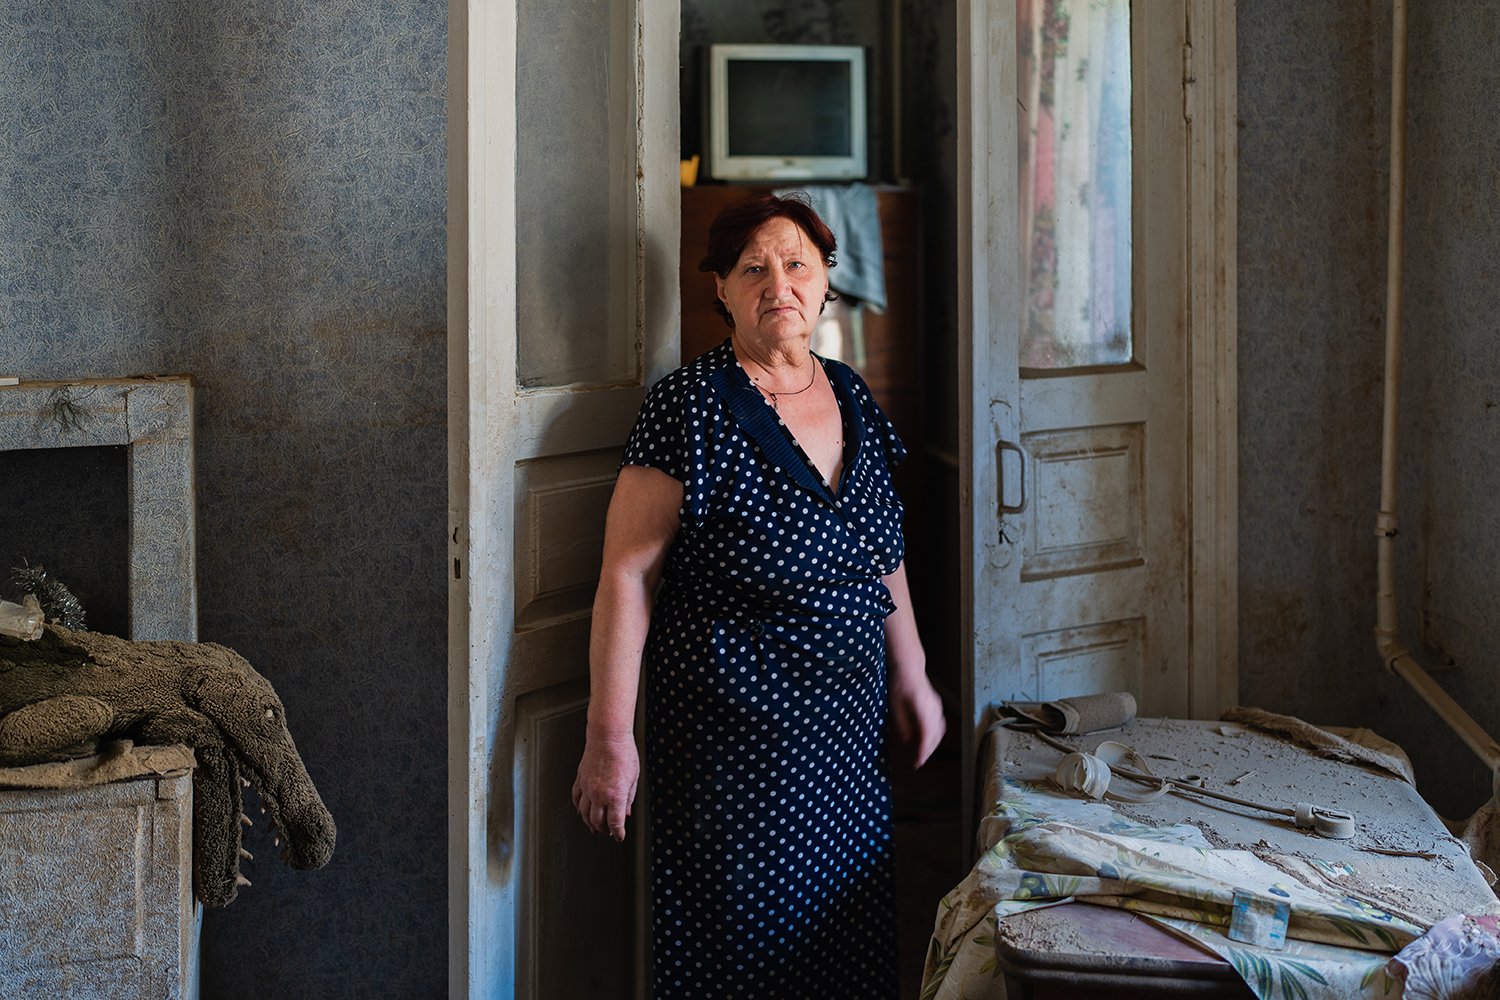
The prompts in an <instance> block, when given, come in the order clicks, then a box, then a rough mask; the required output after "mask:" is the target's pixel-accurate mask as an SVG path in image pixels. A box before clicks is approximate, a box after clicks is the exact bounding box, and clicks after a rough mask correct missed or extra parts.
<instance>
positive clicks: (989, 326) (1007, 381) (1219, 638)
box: [955, 0, 1239, 843]
mask: <svg viewBox="0 0 1500 1000" xmlns="http://www.w3.org/2000/svg"><path fill="white" fill-rule="evenodd" d="M1235 7H1236V2H1235V0H1187V2H1186V3H1185V4H1184V8H1185V10H1184V14H1185V17H1186V18H1187V23H1186V25H1185V29H1186V34H1185V37H1186V38H1187V44H1186V45H1185V46H1184V50H1183V53H1182V60H1183V62H1182V66H1183V77H1182V78H1183V92H1182V94H1183V96H1182V114H1183V116H1184V118H1185V120H1186V122H1187V149H1186V151H1185V155H1186V156H1187V160H1188V162H1187V177H1188V190H1187V192H1186V197H1187V206H1186V208H1187V213H1186V216H1187V234H1186V239H1187V241H1188V246H1187V248H1186V250H1187V252H1186V259H1187V262H1188V265H1187V266H1188V268H1189V274H1188V276H1187V281H1186V283H1185V284H1186V288H1187V293H1186V294H1187V301H1185V302H1184V303H1183V304H1182V308H1183V312H1184V316H1185V322H1186V325H1187V344H1188V352H1189V355H1190V356H1189V358H1187V359H1186V364H1185V365H1184V368H1185V370H1186V372H1187V379H1188V385H1187V386H1186V387H1185V389H1186V406H1187V407H1188V412H1187V414H1186V417H1187V420H1186V426H1187V428H1188V429H1189V430H1188V433H1189V436H1190V439H1191V440H1190V441H1189V442H1188V461H1189V470H1188V483H1189V487H1188V488H1189V491H1190V495H1189V498H1188V500H1189V510H1190V512H1191V518H1190V526H1189V529H1188V530H1189V531H1190V533H1191V534H1190V538H1189V542H1188V544H1189V557H1188V566H1189V567H1190V570H1189V572H1190V579H1189V580H1188V585H1187V593H1188V612H1189V624H1188V628H1189V642H1188V648H1189V656H1190V658H1191V662H1190V664H1189V679H1188V704H1189V706H1190V710H1191V712H1192V714H1193V715H1194V716H1195V717H1200V718H1204V717H1215V716H1217V715H1218V714H1219V713H1220V712H1222V711H1223V709H1224V708H1226V707H1228V706H1229V705H1232V704H1234V703H1235V702H1236V701H1237V700H1238V685H1239V673H1238V669H1239V668H1238V621H1239V609H1238V599H1239V598H1238V544H1239V534H1238V533H1239V529H1238V499H1239V477H1238V456H1237V437H1236V435H1237V420H1238V407H1237V399H1236V392H1237V380H1236V311H1235V310H1236V300H1235V288H1236V242H1235V241H1236V218H1235V213H1236V209H1237V205H1236V193H1235V192H1236V162H1237V155H1238V146H1237V125H1236V114H1237V107H1236V95H1237V87H1236V77H1235V74H1236V69H1237V63H1236V56H1235ZM957 15H958V24H957V38H958V51H957V53H956V75H957V87H956V93H957V116H956V117H957V124H958V156H957V175H958V176H957V179H956V180H957V183H956V185H955V189H956V192H957V201H958V207H957V225H956V232H957V239H958V254H957V260H958V267H957V277H958V394H959V455H960V460H959V524H960V525H961V530H962V531H963V532H964V536H965V540H966V541H969V542H972V544H961V545H960V553H959V564H960V573H961V611H960V620H961V627H962V630H963V635H964V636H965V638H966V641H965V642H963V644H962V645H963V656H964V662H963V668H962V671H961V674H962V680H963V691H962V701H963V704H962V707H961V717H962V718H963V719H964V720H965V724H964V730H963V733H962V737H963V739H962V756H963V762H964V767H965V771H964V779H963V789H964V807H963V819H962V828H963V829H964V830H965V831H970V830H973V829H974V824H975V822H976V821H977V814H976V809H977V804H976V802H975V796H976V793H977V789H976V784H975V779H976V775H975V768H976V766H977V761H976V754H977V752H978V745H979V740H980V737H981V736H982V726H983V723H984V714H985V711H986V709H987V707H988V706H989V705H990V704H991V703H993V702H995V701H996V700H998V699H999V698H1000V697H1001V675H1002V673H1003V672H1002V671H997V670H986V669H984V668H983V667H984V664H987V663H1017V662H1019V660H1020V653H1021V651H1020V649H1019V648H1016V646H1017V643H1016V641H1015V639H1014V636H1013V635H1011V634H1009V633H1008V631H1007V630H1003V629H995V628H990V627H988V626H987V625H986V623H987V622H989V621H997V620H1006V616H1009V617H1010V620H1013V619H1014V616H1015V615H1016V614H1017V613H1018V608H1017V599H1018V595H1017V594H1016V593H1015V592H1014V590H1013V589H1012V588H1011V587H1009V586H1007V585H1006V583H1005V581H1006V574H1005V572H1004V569H1005V560H1006V559H1008V558H1012V556H1011V555H1010V554H1009V553H1008V552H1007V551H1006V550H1007V547H1006V546H1004V545H1002V544H1001V542H1000V539H999V530H1000V524H999V518H998V515H997V512H998V510H999V505H1000V501H1001V497H1000V489H1001V484H1000V482H999V475H998V471H999V470H998V464H999V463H998V460H997V448H998V447H999V446H1000V443H1001V442H1002V441H1007V442H1015V441H1019V440H1020V415H1019V413H1018V412H1017V407H1018V404H1019V400H1020V396H1021V384H1020V372H1019V367H1018V365H1017V359H1018V354H1017V345H1018V344H1019V342H1020V335H1021V329H1020V324H1021V310H1020V307H1019V304H1020V303H1022V302H1023V301H1024V297H1023V294H1022V284H1021V274H1020V254H1019V246H1020V243H1019V232H1020V218H1019V208H1018V188H1017V184H1018V181H1017V176H1016V157H1015V150H1016V148H1017V138H1018V135H1017V129H1018V123H1017V116H1016V100H1015V99H1016V96H1017V95H1016V92H1015V88H1016V45H1015V30H1016V23H1015V2H1014V0H958V4H957ZM996 94H998V95H1001V99H999V100H996V99H994V97H993V95H996ZM965 837H966V843H967V842H968V841H967V834H965Z"/></svg>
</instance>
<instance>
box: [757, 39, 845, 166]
mask: <svg viewBox="0 0 1500 1000" xmlns="http://www.w3.org/2000/svg"><path fill="white" fill-rule="evenodd" d="M849 70H850V67H849V63H848V61H847V60H831V61H828V62H814V61H810V60H791V59H731V60H729V65H728V73H729V94H728V104H729V122H728V124H729V150H728V152H729V155H730V156H849V155H851V153H852V152H853V149H852V145H853V136H852V135H851V134H850V123H851V121H852V120H853V109H851V108H850V107H849V98H850V94H851V92H852V88H851V87H850V86H849Z"/></svg>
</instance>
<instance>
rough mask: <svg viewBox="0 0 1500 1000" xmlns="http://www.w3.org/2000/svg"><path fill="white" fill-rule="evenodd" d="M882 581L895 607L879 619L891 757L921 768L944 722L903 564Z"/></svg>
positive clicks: (938, 738)
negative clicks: (893, 752)
mask: <svg viewBox="0 0 1500 1000" xmlns="http://www.w3.org/2000/svg"><path fill="white" fill-rule="evenodd" d="M884 581H885V586H886V589H887V590H889V591H890V592H891V600H892V601H894V602H895V604H896V610H895V611H893V612H891V613H890V614H889V615H888V616H887V617H886V619H885V659H886V674H887V684H888V685H889V687H890V699H891V733H892V735H893V736H894V737H895V750H896V754H897V756H896V759H897V761H899V762H900V763H902V764H904V765H906V766H909V767H921V766H922V765H923V764H925V763H926V762H927V758H928V757H931V756H932V752H933V751H934V750H936V749H937V745H938V742H939V741H940V740H941V739H942V738H943V733H944V732H945V731H946V730H947V728H948V724H947V722H945V721H944V719H943V700H942V698H940V697H938V693H937V691H936V690H935V689H934V688H933V686H932V682H931V681H929V680H928V679H927V653H926V652H925V651H924V650H923V649H922V639H921V636H919V635H917V619H916V616H915V615H914V614H913V613H912V609H911V588H910V587H909V586H907V583H906V563H904V562H903V563H902V564H901V565H900V566H897V567H896V570H895V572H894V573H891V574H890V575H888V576H886V577H884Z"/></svg>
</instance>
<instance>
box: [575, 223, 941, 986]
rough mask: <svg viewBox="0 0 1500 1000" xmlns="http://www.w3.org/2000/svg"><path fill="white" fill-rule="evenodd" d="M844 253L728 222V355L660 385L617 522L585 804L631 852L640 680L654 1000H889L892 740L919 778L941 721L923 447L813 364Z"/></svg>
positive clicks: (609, 524)
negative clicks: (916, 501) (919, 534)
mask: <svg viewBox="0 0 1500 1000" xmlns="http://www.w3.org/2000/svg"><path fill="white" fill-rule="evenodd" d="M834 249H835V244H834V237H833V234H832V233H831V232H830V231H829V229H828V227H827V226H826V225H825V224H824V223H823V221H822V220H821V219H820V218H819V217H818V216H817V213H816V212H814V211H813V210H812V209H811V208H810V207H809V206H808V205H806V204H804V203H803V202H801V201H797V200H793V199H784V198H779V197H776V196H775V195H772V194H760V195H756V196H754V197H752V198H749V199H747V200H745V201H743V202H740V203H738V204H735V205H731V206H730V207H728V208H726V209H725V210H724V211H723V212H722V213H720V215H719V217H718V218H717V219H715V220H714V223H713V225H712V227H711V228H710V230H709V237H708V255H707V256H706V257H704V259H703V262H702V263H701V264H700V265H699V267H700V269H702V270H705V271H710V270H711V271H713V273H714V274H715V275H716V276H717V280H716V282H715V285H716V288H717V291H718V300H719V301H718V303H717V308H718V310H719V312H720V314H721V315H722V316H723V317H724V318H725V320H726V322H727V323H728V324H729V327H730V331H731V332H730V337H729V339H728V340H726V341H725V342H724V343H723V344H722V345H720V346H719V347H716V348H714V349H713V350H711V351H709V352H708V353H707V354H704V355H703V356H702V357H700V358H698V359H697V360H696V361H694V362H692V363H691V364H689V365H686V366H685V367H683V368H680V369H678V370H677V371H675V372H673V373H672V374H670V375H668V376H667V377H665V378H663V379H662V380H661V381H660V382H658V383H657V384H656V385H655V386H654V387H653V388H652V390H651V392H650V393H649V395H648V396H647V398H646V402H645V404H644V405H643V407H642V408H641V413H640V416H639V418H638V419H637V421H636V425H635V430H634V431H633V432H632V434H631V436H630V440H629V443H628V444H627V446H626V449H625V458H624V463H623V465H622V466H621V469H620V474H619V478H618V480H617V481H616V484H615V491H614V497H613V499H612V500H611V502H610V507H609V514H608V517H607V519H606V526H605V540H604V566H603V571H602V573H601V577H600V581H599V591H598V595H597V597H596V598H595V602H594V620H593V634H592V646H591V650H590V670H591V675H592V701H591V702H590V705H589V714H588V737H587V744H586V747H585V750H584V754H583V760H582V762H581V763H580V764H579V767H578V778H577V780H576V781H575V782H574V786H573V802H574V805H575V806H576V807H577V809H578V812H579V814H580V815H581V816H582V817H583V820H584V822H585V823H587V824H588V826H589V828H590V829H592V830H594V831H595V832H596V833H601V834H603V833H607V834H609V835H610V836H612V837H614V839H616V840H622V839H623V838H624V836H625V820H626V818H627V817H628V816H629V815H630V810H631V804H632V802H633V800H634V798H635V792H636V782H637V779H638V777H639V774H640V767H639V763H638V761H637V757H636V748H635V739H634V735H633V732H632V728H633V725H634V716H635V701H636V691H637V687H638V684H639V680H640V673H641V664H642V662H643V658H644V663H645V667H646V734H645V735H646V763H647V774H648V776H649V782H648V787H649V790H650V816H649V819H650V829H649V838H650V851H651V887H652V930H653V938H654V942H655V947H654V950H653V955H652V961H653V969H654V972H653V978H654V982H655V996H657V997H659V998H660V997H689V996H691V997H713V998H720V997H731V996H732V997H754V998H769V997H819V998H832V997H891V996H894V995H895V992H896V970H895V953H896V948H895V907H894V901H893V898H892V888H891V838H892V830H891V794H890V784H889V780H888V778H887V776H886V760H885V757H886V753H885V747H886V740H885V733H886V724H887V721H888V719H889V723H890V728H891V733H892V736H893V737H894V740H895V743H896V745H897V747H898V748H900V750H901V752H902V753H903V755H904V757H905V761H904V762H905V763H907V764H908V765H913V766H919V765H920V764H921V763H922V762H923V761H925V760H926V759H927V757H928V755H929V754H930V753H931V752H932V751H933V749H934V747H935V746H936V745H937V742H938V740H939V739H940V738H941V737H942V734H943V725H944V724H943V715H942V706H941V702H940V700H939V698H938V696H937V693H936V692H935V691H934V690H933V688H932V685H931V684H930V683H929V682H928V679H927V675H926V661H925V655H924V653H923V650H922V644H921V641H920V639H919V638H918V636H917V628H916V623H915V620H914V619H913V617H912V609H911V599H910V596H909V594H908V589H907V582H906V571H905V567H904V564H903V555H904V549H905V546H904V542H903V540H902V535H901V513H902V508H901V503H900V501H899V500H898V499H897V498H896V494H895V493H894V492H893V490H892V488H891V478H890V470H891V467H892V466H893V465H895V464H896V463H897V462H899V461H900V460H901V458H902V457H903V456H904V455H905V448H903V447H902V444H901V441H900V439H899V438H898V437H897V436H896V433H895V430H894V429H893V428H892V426H891V424H890V422H889V421H888V420H887V419H886V417H885V415H884V414H883V413H882V412H881V411H880V408H879V407H878V406H876V405H875V401H874V399H872V398H871V396H870V392H869V389H868V388H867V387H866V386H865V384H864V382H863V381H862V380H861V379H860V377H859V376H858V375H857V374H855V373H854V372H853V371H852V370H851V369H850V368H848V367H847V366H845V365H843V364H840V363H839V362H837V361H831V360H827V359H824V358H820V357H818V356H817V355H814V354H813V353H812V352H811V351H810V350H809V347H808V345H809V342H810V340H811V336H812V329H813V325H814V323H815V322H816V321H817V318H818V315H819V314H820V313H821V312H822V310H823V305H824V303H825V302H827V301H829V300H830V299H831V298H832V297H833V296H832V295H830V293H829V290H828V269H829V268H830V267H832V266H833V264H834ZM658 584H660V589H659V590H658Z"/></svg>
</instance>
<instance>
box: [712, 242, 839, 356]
mask: <svg viewBox="0 0 1500 1000" xmlns="http://www.w3.org/2000/svg"><path fill="white" fill-rule="evenodd" d="M715 283H716V285H717V287H718V292H719V300H720V301H721V302H723V303H724V308H726V309H728V310H729V315H730V316H732V317H734V329H735V332H736V333H737V334H740V335H743V336H747V337H750V338H753V339H756V340H758V341H760V342H762V343H763V344H765V345H766V346H774V345H778V344H784V343H787V342H791V341H795V340H797V339H798V338H804V339H805V338H809V337H811V336H812V329H813V324H815V323H816V322H817V321H818V314H819V313H821V312H822V311H823V296H824V295H825V294H827V292H828V268H827V266H825V265H824V263H823V257H822V255H821V254H820V253H818V245H817V244H816V243H814V242H813V241H812V240H810V239H808V237H807V234H806V233H804V232H803V231H802V229H801V227H799V226H798V225H797V224H796V223H795V222H793V221H792V220H791V219H786V218H781V217H777V218H774V219H770V220H769V221H767V222H765V223H763V224H762V225H761V226H760V228H758V229H756V230H755V232H753V233H751V234H750V242H748V243H746V244H745V249H744V252H743V253H741V254H740V259H739V260H737V261H735V264H734V267H733V268H732V269H731V270H730V272H729V276H728V277H727V278H716V281H715Z"/></svg>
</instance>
